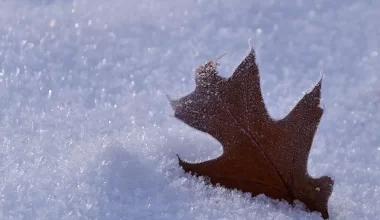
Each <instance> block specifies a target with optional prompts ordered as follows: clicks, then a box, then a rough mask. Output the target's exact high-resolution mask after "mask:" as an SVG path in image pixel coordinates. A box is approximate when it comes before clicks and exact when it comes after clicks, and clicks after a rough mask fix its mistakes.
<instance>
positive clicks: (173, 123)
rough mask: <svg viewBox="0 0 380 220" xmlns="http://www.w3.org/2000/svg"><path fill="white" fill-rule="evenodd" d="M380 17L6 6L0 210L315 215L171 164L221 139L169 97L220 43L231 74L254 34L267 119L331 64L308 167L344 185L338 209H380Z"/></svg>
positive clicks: (222, 8) (283, 110) (59, 214)
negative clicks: (176, 108) (183, 115)
mask: <svg viewBox="0 0 380 220" xmlns="http://www.w3.org/2000/svg"><path fill="white" fill-rule="evenodd" d="M379 19H380V1H353V0H339V1H328V0H313V1H309V0H297V1H293V0H287V1H281V0H268V1H261V0H260V1H258V0H238V1H230V0H225V1H218V0H210V1H208V0H198V1H193V0H184V1H177V0H159V1H158V0H145V1H137V0H127V1H126V0H108V1H101V0H78V1H63V0H61V1H59V0H57V1H54V0H49V1H43V0H12V1H2V2H1V7H0V36H1V39H0V97H1V99H0V107H1V109H0V133H1V137H0V145H1V146H0V147H1V151H0V219H110V220H113V219H239V220H240V219H321V216H320V214H319V213H317V212H312V213H310V212H307V211H305V208H304V207H303V205H302V204H297V205H296V206H295V207H292V206H290V205H289V204H287V203H285V202H282V201H275V200H272V199H269V198H267V197H265V196H263V195H260V196H257V197H254V198H251V197H250V195H249V194H247V193H241V192H239V191H237V190H232V191H231V190H227V189H224V188H222V187H211V186H209V185H207V184H205V183H204V181H203V180H202V178H196V177H193V176H190V175H189V174H185V173H184V172H183V170H182V169H181V168H180V167H179V166H178V163H177V158H176V156H175V154H179V155H180V156H181V157H182V158H183V159H186V160H188V161H201V160H206V159H210V158H215V157H217V156H218V155H220V154H221V152H222V149H221V146H220V144H219V143H218V142H217V141H215V140H214V139H212V138H211V137H210V136H209V135H207V134H204V133H201V132H198V131H196V130H194V129H192V128H190V127H188V126H187V125H185V124H184V123H182V122H180V121H178V120H176V119H175V118H174V117H173V111H172V109H171V107H170V105H169V102H168V100H167V99H166V98H165V95H166V94H168V95H170V96H172V97H174V98H178V97H181V96H183V95H186V94H188V93H189V92H191V91H193V89H194V79H193V76H194V75H193V74H194V69H195V68H196V67H198V66H199V65H200V64H202V63H203V62H205V61H207V60H210V59H213V58H215V57H217V56H218V55H221V54H223V53H224V52H227V55H226V56H224V57H223V58H222V59H221V60H220V67H219V70H220V74H221V75H222V76H226V77H227V76H229V75H230V74H231V73H232V71H233V70H234V68H235V67H236V66H237V65H238V64H239V62H240V61H241V59H242V58H243V57H244V56H245V55H246V54H247V52H248V43H247V41H248V39H250V38H251V39H252V44H253V46H254V48H255V49H256V53H257V60H258V63H259V66H260V70H261V84H262V89H263V94H264V98H265V102H266V105H267V106H268V108H269V111H270V113H271V115H272V116H273V117H274V118H281V117H283V116H284V115H286V114H287V112H288V111H289V110H290V109H291V107H292V106H293V105H294V104H295V103H296V102H297V101H298V100H299V99H300V97H301V96H302V94H303V92H305V91H308V90H309V89H310V88H311V87H312V86H313V85H314V84H315V83H316V82H317V80H318V79H319V77H320V73H321V72H322V74H323V87H322V106H323V107H324V109H325V113H324V115H323V117H322V121H321V124H320V126H319V128H318V131H317V135H316V137H315V139H314V143H313V147H312V150H311V152H310V158H309V163H308V170H309V173H310V175H312V176H314V177H317V176H321V175H330V176H332V177H333V178H334V180H335V186H334V191H333V193H332V196H331V198H330V200H329V212H330V217H331V219H376V218H378V217H379V216H380V136H379V129H380V111H379V109H380V87H379V83H380V72H379V71H380V55H379V53H380V40H379V39H380V28H379V22H378V21H379Z"/></svg>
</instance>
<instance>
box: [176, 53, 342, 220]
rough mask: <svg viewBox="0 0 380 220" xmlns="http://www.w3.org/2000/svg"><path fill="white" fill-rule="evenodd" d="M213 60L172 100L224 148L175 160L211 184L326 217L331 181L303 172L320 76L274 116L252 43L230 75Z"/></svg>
mask: <svg viewBox="0 0 380 220" xmlns="http://www.w3.org/2000/svg"><path fill="white" fill-rule="evenodd" d="M217 65H218V63H217V60H213V61H209V62H207V63H206V64H204V65H202V66H200V67H199V68H198V69H197V70H196V73H195V82H196V88H195V91H193V92H192V93H190V94H189V95H187V96H185V97H182V98H181V99H179V100H171V101H170V102H171V105H172V107H173V109H174V112H175V114H174V115H175V117H176V118H178V119H180V120H182V121H183V122H185V123H186V124H188V125H190V126H191V127H193V128H196V129H198V130H200V131H203V132H206V133H208V134H210V135H212V136H213V137H214V138H216V139H217V140H218V141H219V142H220V143H221V144H222V146H223V154H222V155H221V156H220V157H218V158H216V159H213V160H209V161H205V162H201V163H187V162H185V161H183V160H181V159H180V158H179V157H178V159H179V165H180V166H181V167H182V168H183V169H184V170H185V171H186V172H192V173H195V174H196V175H200V176H208V177H209V178H210V182H211V183H212V184H216V183H220V184H221V185H224V186H225V187H227V188H232V189H233V188H236V189H239V190H242V191H244V192H250V193H252V195H253V196H254V195H258V194H265V195H267V196H269V197H271V198H274V199H284V200H286V201H288V202H289V203H293V201H295V200H299V201H301V202H303V203H304V204H305V205H306V206H307V207H308V209H310V210H311V211H319V212H321V213H322V216H323V217H324V218H328V216H329V215H328V210H327V202H328V199H329V197H330V195H331V192H332V187H333V184H334V181H333V180H332V179H331V178H330V177H328V176H323V177H320V178H316V179H314V178H312V177H310V176H309V175H308V173H307V159H308V155H309V151H310V148H311V144H312V142H313V137H314V134H315V132H316V130H317V126H318V124H319V121H320V119H321V116H322V114H323V109H321V108H320V107H319V104H320V97H321V81H322V79H321V80H320V81H319V82H318V84H317V85H315V87H314V89H313V90H312V91H311V92H309V93H307V94H306V95H305V96H304V97H303V98H302V99H301V101H299V103H298V104H297V105H296V106H295V107H294V109H293V110H292V111H291V112H290V113H289V114H288V115H287V116H286V117H285V118H283V119H281V120H274V119H272V118H271V117H270V116H269V114H268V111H267V109H266V107H265V104H264V101H263V96H262V94H261V89H260V78H259V70H258V66H257V64H256V61H255V53H254V50H253V48H250V52H249V54H248V56H247V57H246V58H245V59H244V60H243V61H242V63H241V64H240V65H239V66H238V67H237V69H236V70H235V71H234V73H233V75H232V76H231V77H230V78H228V79H226V78H223V77H221V76H219V75H218V72H217Z"/></svg>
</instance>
